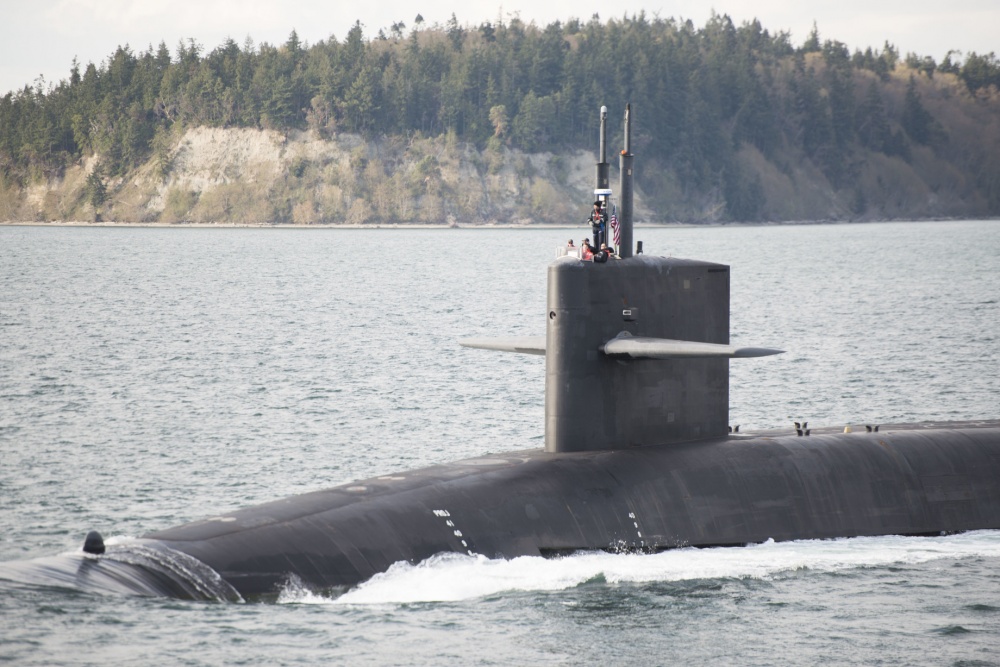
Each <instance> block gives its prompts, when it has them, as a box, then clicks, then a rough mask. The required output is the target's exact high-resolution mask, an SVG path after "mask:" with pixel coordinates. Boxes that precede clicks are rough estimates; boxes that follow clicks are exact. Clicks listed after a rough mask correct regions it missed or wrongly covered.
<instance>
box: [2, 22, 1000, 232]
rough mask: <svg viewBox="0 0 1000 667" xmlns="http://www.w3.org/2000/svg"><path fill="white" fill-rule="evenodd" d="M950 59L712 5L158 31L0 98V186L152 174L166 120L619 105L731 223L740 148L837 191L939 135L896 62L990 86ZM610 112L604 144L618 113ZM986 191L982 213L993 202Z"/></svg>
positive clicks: (521, 135)
mask: <svg viewBox="0 0 1000 667" xmlns="http://www.w3.org/2000/svg"><path fill="white" fill-rule="evenodd" d="M953 55H955V54H954V53H949V54H948V56H946V58H945V59H944V61H943V62H941V63H936V62H935V61H934V60H933V59H932V58H929V57H921V56H918V55H916V54H907V55H906V56H905V58H902V59H901V56H900V54H899V52H898V51H897V49H895V48H894V47H893V46H892V45H890V44H888V43H886V44H885V45H884V47H883V48H881V49H872V48H869V49H866V50H865V51H860V50H856V51H854V52H853V53H851V52H850V51H849V50H848V48H847V47H846V46H845V45H844V44H842V43H840V42H837V41H835V40H821V39H820V36H819V33H818V30H817V29H815V27H814V29H813V31H812V33H811V34H810V35H809V36H808V38H807V39H806V40H805V42H804V43H803V44H802V45H801V46H797V47H796V46H794V45H792V44H791V42H790V37H789V35H788V34H787V33H784V32H778V33H770V32H769V31H768V30H766V29H764V28H763V27H762V26H761V24H760V23H759V22H757V21H751V22H747V23H744V24H742V25H739V26H737V25H735V24H734V23H733V21H732V20H731V19H730V18H729V17H728V16H725V15H718V14H715V15H713V16H712V17H711V18H710V19H709V20H708V21H707V23H706V24H705V25H704V26H703V27H700V28H698V27H695V26H694V25H693V24H692V23H691V22H690V21H678V20H674V19H660V18H654V19H649V18H648V17H647V16H646V15H645V14H643V13H640V14H638V15H634V16H631V17H629V16H626V17H623V18H621V19H612V20H608V21H601V20H600V19H599V17H597V15H595V16H594V17H593V18H592V19H591V20H589V21H586V22H583V21H580V20H578V19H572V20H569V21H566V22H554V23H551V24H549V25H547V26H544V27H541V26H536V25H535V24H533V23H532V24H526V23H524V22H523V21H521V20H520V19H518V18H510V19H508V20H497V21H495V22H487V23H483V24H481V25H480V26H478V27H470V26H463V25H460V24H459V22H458V20H457V18H456V17H455V15H454V14H453V15H452V17H451V19H450V20H449V21H448V22H447V23H446V24H445V25H434V26H430V27H428V26H426V25H425V23H424V22H423V19H422V18H421V17H420V16H419V15H418V16H417V17H416V19H415V20H414V22H413V25H412V26H410V27H409V28H408V27H407V26H406V25H405V24H404V23H402V22H398V23H394V24H393V25H392V26H391V28H390V29H389V30H388V32H387V31H386V30H380V31H379V32H378V34H377V36H375V37H372V38H366V37H365V35H364V33H363V28H362V26H361V24H360V23H355V24H354V26H353V27H352V28H351V29H350V30H349V31H348V33H347V35H346V36H345V37H344V39H343V40H342V41H341V40H338V39H336V38H335V37H333V36H331V37H330V38H329V39H327V40H323V41H320V42H318V43H316V44H313V45H306V44H303V43H302V42H301V41H300V40H299V38H298V36H297V34H296V33H295V32H294V31H293V32H292V33H291V34H290V36H289V38H288V40H287V41H286V42H285V43H284V44H282V45H271V44H267V43H262V44H259V45H256V44H254V43H253V42H252V41H250V40H249V39H248V40H247V41H246V42H245V43H244V44H242V45H239V44H237V43H236V42H234V41H233V40H227V41H226V42H225V43H223V44H222V45H220V46H218V47H217V48H215V49H213V50H211V51H208V52H206V51H205V49H204V48H203V47H202V46H201V45H200V44H198V43H196V42H195V41H193V40H188V41H186V42H182V43H181V44H179V45H178V47H177V48H176V49H175V51H174V53H171V52H170V50H169V49H168V48H167V46H166V45H165V44H163V43H161V44H160V45H159V46H158V47H157V48H155V49H154V48H152V47H150V48H149V49H148V50H146V51H142V52H138V53H136V52H134V51H133V50H132V49H131V48H129V47H128V46H120V47H118V48H117V49H116V50H115V51H114V53H112V54H111V55H110V56H109V57H108V58H107V59H106V60H105V61H104V62H103V63H101V64H99V65H95V64H93V63H88V64H87V65H86V66H85V67H82V68H81V66H80V64H79V63H77V62H76V61H74V62H73V64H72V67H71V69H70V73H69V77H68V78H67V79H64V80H62V81H60V82H59V83H58V84H53V85H48V84H46V83H45V82H44V81H38V82H36V83H35V85H33V86H30V85H29V86H25V87H24V88H23V89H21V90H18V91H15V92H12V93H8V94H7V95H5V96H4V97H3V98H0V178H2V179H3V183H0V184H8V185H18V186H23V185H24V184H26V183H29V182H31V181H33V180H37V179H40V178H52V177H56V176H59V175H60V174H61V173H62V171H63V170H64V169H65V168H66V167H67V166H68V165H70V164H72V163H74V162H76V161H78V160H79V159H80V158H81V157H82V156H86V155H92V154H93V155H98V156H100V169H99V170H98V171H96V172H95V174H96V175H94V174H92V175H91V181H92V182H88V188H90V189H91V196H92V197H94V198H100V197H101V196H103V192H104V190H103V188H104V187H105V186H104V179H107V178H110V177H114V176H121V175H125V174H126V173H128V172H129V171H130V170H132V169H135V168H136V167H138V166H139V165H141V164H143V163H145V162H147V161H148V160H149V159H150V158H151V157H153V158H155V159H157V160H159V161H161V162H162V170H163V172H164V174H166V173H167V172H168V171H169V160H168V157H167V152H168V147H169V141H170V133H171V129H172V128H175V127H177V126H178V125H180V126H209V127H256V128H269V129H276V130H280V131H290V130H294V129H303V130H304V129H311V130H313V131H315V132H317V133H318V134H319V135H320V136H327V137H328V136H331V135H333V134H335V133H339V132H348V133H358V134H361V135H364V136H367V137H372V136H375V135H379V136H382V135H404V136H406V135H414V134H416V133H420V134H421V135H423V136H439V135H443V134H449V135H453V136H454V137H456V138H457V139H458V140H459V141H464V142H470V143H472V144H475V145H476V146H478V147H479V148H490V147H499V146H503V145H507V146H513V147H518V148H520V149H522V150H525V151H528V152H532V151H541V150H546V151H557V150H561V149H575V148H585V149H590V148H592V147H593V144H594V142H595V134H596V129H595V126H596V120H595V119H596V115H597V109H598V108H599V107H600V106H601V105H602V104H607V105H608V106H609V107H611V108H612V110H615V109H617V108H618V107H623V106H624V102H625V101H631V102H632V103H633V106H634V108H635V109H637V110H638V111H639V113H638V114H637V116H636V126H635V129H634V133H633V144H632V145H633V150H634V151H635V152H640V153H642V154H643V156H644V159H650V160H652V161H653V162H655V163H656V166H658V167H660V168H662V169H666V170H669V171H670V172H671V173H673V174H675V175H676V179H677V182H678V183H679V184H680V187H681V188H683V189H684V190H695V191H697V190H701V191H706V190H711V189H713V188H714V189H718V190H720V191H721V192H722V193H723V194H724V200H725V202H726V208H727V210H728V212H729V214H730V216H731V217H732V218H733V219H747V220H752V219H756V217H757V216H759V213H760V210H761V197H762V195H761V188H760V183H759V181H758V180H757V177H756V176H755V174H753V173H751V172H750V171H748V170H747V169H746V167H745V166H744V167H741V166H740V164H741V163H740V162H739V161H738V160H737V159H736V154H737V152H738V150H739V149H740V147H741V146H753V147H754V148H755V149H756V150H758V151H760V153H761V154H763V155H764V156H766V157H768V158H769V159H773V158H774V157H775V156H776V155H778V154H779V153H782V154H783V153H787V152H788V151H789V150H791V151H793V152H794V153H795V154H796V155H799V156H801V158H802V159H805V160H809V161H811V162H812V163H813V164H814V165H816V167H817V168H818V169H820V170H822V171H823V173H824V174H825V175H826V176H827V178H828V179H829V180H830V182H831V183H833V184H835V185H837V186H840V185H843V186H844V187H850V180H851V178H852V173H851V169H850V165H851V160H852V156H854V155H856V154H857V153H858V151H876V152H881V153H884V154H886V155H894V156H899V157H901V158H902V159H909V155H910V152H911V150H912V148H913V147H914V146H934V145H935V144H936V143H937V144H943V143H944V142H945V141H946V139H947V137H946V133H945V132H944V130H943V129H942V127H941V125H940V123H939V122H938V121H937V120H936V119H935V118H934V116H933V115H932V114H930V113H929V112H928V110H927V108H926V107H925V105H924V103H923V100H922V98H921V95H920V93H919V90H918V87H917V86H916V84H915V81H914V78H912V77H911V79H910V85H909V87H908V88H907V92H906V97H905V100H904V103H903V104H902V105H901V106H898V105H896V106H893V105H890V104H888V103H887V100H886V94H885V91H884V90H883V86H882V82H884V81H885V80H886V79H887V78H888V77H889V76H890V74H891V73H892V72H894V71H895V70H896V68H897V66H898V65H900V64H901V63H902V64H905V65H906V66H908V67H909V68H910V70H911V71H912V72H913V73H914V74H915V76H923V77H933V76H935V75H937V74H938V73H942V72H943V73H948V74H952V75H955V76H957V77H958V78H959V79H960V80H961V81H962V82H964V84H965V85H966V86H967V88H968V90H969V91H971V92H973V93H975V92H977V91H980V90H987V89H990V87H991V86H992V87H1000V62H998V60H997V58H996V57H995V55H994V54H992V53H990V54H988V55H979V54H976V53H971V54H969V55H968V56H967V57H965V58H964V60H962V61H961V62H958V61H957V60H954V59H953ZM614 113H615V112H614V111H613V114H612V118H614V117H615V116H614ZM610 128H611V133H612V136H611V137H610V144H611V146H615V145H618V143H619V142H620V141H621V136H620V135H621V128H620V127H619V124H617V123H614V122H612V123H611V124H610ZM979 171H980V172H982V171H983V169H980V170H979ZM987 178H989V179H993V180H994V181H995V180H996V175H995V174H990V175H987ZM992 182H993V181H990V183H992ZM990 187H994V186H993V185H990ZM995 189H996V190H997V192H996V193H994V194H993V195H992V197H993V199H992V200H991V210H993V211H995V212H1000V187H996V188H995Z"/></svg>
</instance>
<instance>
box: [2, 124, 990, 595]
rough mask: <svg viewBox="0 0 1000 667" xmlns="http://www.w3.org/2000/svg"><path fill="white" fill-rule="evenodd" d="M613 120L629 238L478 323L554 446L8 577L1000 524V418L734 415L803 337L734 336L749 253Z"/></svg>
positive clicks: (197, 582)
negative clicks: (651, 197) (685, 220)
mask: <svg viewBox="0 0 1000 667" xmlns="http://www.w3.org/2000/svg"><path fill="white" fill-rule="evenodd" d="M606 124H607V110H606V108H602V109H601V117H600V148H599V156H600V158H599V162H598V163H597V177H596V187H595V189H594V195H595V197H596V198H597V201H598V202H599V204H600V205H599V206H597V207H595V208H597V209H598V210H599V211H605V212H606V211H608V209H609V208H610V206H611V205H612V204H614V205H615V206H616V207H617V208H616V210H615V215H614V219H613V220H609V221H607V222H610V223H612V224H610V225H608V224H606V221H605V220H604V218H603V217H598V218H595V219H594V220H593V225H594V228H593V230H594V240H595V246H597V247H600V239H603V238H605V237H606V236H609V237H611V238H612V239H613V238H614V234H617V242H614V243H610V244H609V245H613V246H614V247H615V248H617V255H616V256H609V254H607V253H605V254H604V255H603V256H600V257H598V258H597V260H598V261H587V260H584V259H582V258H580V257H577V256H575V255H564V256H561V257H557V258H556V259H555V260H554V261H553V262H552V263H551V264H550V265H549V266H548V269H547V298H546V312H545V313H544V326H545V329H544V334H540V335H537V336H528V337H498V338H473V339H465V340H462V341H460V344H462V345H463V346H465V347H468V348H472V349H474V350H484V351H486V352H502V353H514V354H536V355H543V356H544V357H545V425H544V427H545V428H544V432H545V436H544V447H543V448H540V449H530V450H518V451H511V452H506V453H500V454H491V455H486V456H480V457H476V458H472V459H466V460H462V461H457V462H453V463H448V464H442V465H436V466H431V467H427V468H423V469H419V470H413V471H406V472H395V473H391V474H386V475H382V476H378V477H374V478H371V479H366V480H362V481H357V482H353V483H349V484H344V485H341V486H337V487H333V488H329V489H323V490H319V491H314V492H311V493H306V494H302V495H297V496H293V497H290V498H285V499H280V500H276V501H273V502H269V503H265V504H262V505H257V506H254V507H250V508H246V509H241V510H238V511H233V512H227V513H225V514H220V515H216V516H210V517H207V518H204V519H201V520H198V521H194V522H192V523H188V524H184V525H181V526H177V527H173V528H167V529H165V530H160V531H157V532H153V533H150V534H147V535H145V536H143V537H141V538H137V539H136V540H132V541H128V542H125V543H122V544H107V545H106V544H105V543H104V540H103V539H102V538H101V536H100V535H99V534H98V533H96V532H91V533H90V534H88V535H87V539H86V542H85V544H84V547H83V550H82V552H81V553H79V554H70V555H62V556H56V557H51V558H42V559H36V560H35V561H26V562H22V563H6V564H3V567H0V578H7V579H15V580H18V579H22V580H25V581H28V580H31V581H38V580H39V578H40V576H41V577H42V578H46V580H47V581H49V582H51V583H55V584H58V585H65V586H73V587H76V588H79V589H83V590H101V591H106V590H113V591H118V592H125V593H132V594H140V595H159V596H169V597H178V598H185V599H199V600H200V599H210V600H233V601H239V600H247V599H267V598H268V596H273V595H275V594H277V593H278V592H279V591H280V590H281V589H282V588H283V587H285V586H287V585H289V584H290V583H292V584H296V585H301V586H304V587H306V588H308V589H310V590H314V591H317V592H320V593H327V594H331V593H332V594H336V593H337V592H339V591H344V590H347V589H349V588H350V587H352V586H355V585H357V584H359V583H361V582H364V581H365V580H367V579H369V578H371V577H372V576H374V575H376V574H378V573H381V572H384V571H386V570H388V569H389V567H391V566H392V565H393V564H394V563H397V562H400V561H407V562H412V563H415V562H419V561H422V560H425V559H427V558H429V557H431V556H434V555H436V554H440V553H443V552H457V553H462V554H468V555H482V556H486V557H489V558H515V557H518V556H545V557H548V556H560V555H565V554H570V553H573V552H578V551H592V550H608V551H620V552H638V553H653V552H658V551H662V550H666V549H673V548H679V547H707V546H743V545H746V544H752V543H760V542H765V541H767V540H775V541H787V540H800V539H825V538H840V537H857V536H876V535H888V534H896V535H939V534H946V533H954V532H960V531H967V530H976V529H997V528H1000V421H997V420H993V421H989V420H984V421H974V422H941V423H918V424H896V425H893V424H883V425H880V427H878V428H877V429H873V430H870V431H869V430H865V431H863V432H862V431H861V430H860V429H858V430H857V431H855V432H844V431H842V430H841V429H835V428H823V427H819V428H817V427H815V426H814V427H813V428H811V429H810V428H808V426H807V425H797V426H798V428H797V429H796V430H791V429H788V430H785V431H761V432H739V431H738V429H730V427H729V363H730V360H739V359H743V358H754V357H766V356H771V355H775V354H779V353H780V352H781V351H780V350H777V349H774V348H769V347H749V346H735V345H732V344H730V340H729V324H730V323H729V296H730V280H731V276H730V267H729V266H727V265H723V264H717V263H713V262H705V261H699V260H692V259H683V258H664V257H655V256H650V255H647V254H643V253H642V252H641V244H634V243H633V224H632V217H633V211H632V208H633V206H632V204H633V201H632V199H633V196H632V193H633V179H634V157H635V156H634V155H633V154H632V153H631V148H630V144H631V141H630V135H631V107H630V106H626V108H625V115H624V148H623V149H622V150H621V152H620V155H619V172H620V181H619V189H618V193H617V201H615V200H614V198H613V194H614V193H613V191H612V189H611V188H610V187H609V185H610V184H609V172H610V165H609V163H608V161H607V155H606ZM615 228H616V229H615ZM633 245H635V247H634V248H633ZM602 260H603V261H602ZM540 320H541V318H540ZM539 324H540V325H541V322H539ZM539 329H541V326H540V327H539ZM486 352H470V354H480V353H483V354H485V353H486ZM737 363H739V362H738V361H737Z"/></svg>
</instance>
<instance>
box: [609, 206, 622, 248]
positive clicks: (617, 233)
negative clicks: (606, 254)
mask: <svg viewBox="0 0 1000 667" xmlns="http://www.w3.org/2000/svg"><path fill="white" fill-rule="evenodd" d="M611 238H612V239H613V240H614V242H615V247H616V248H617V247H618V246H619V245H620V244H621V242H622V228H621V226H620V225H619V224H618V211H617V210H615V212H614V213H612V214H611Z"/></svg>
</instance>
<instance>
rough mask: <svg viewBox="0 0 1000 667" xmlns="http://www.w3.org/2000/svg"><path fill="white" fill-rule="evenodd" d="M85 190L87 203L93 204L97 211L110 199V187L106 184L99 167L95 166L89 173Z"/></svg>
mask: <svg viewBox="0 0 1000 667" xmlns="http://www.w3.org/2000/svg"><path fill="white" fill-rule="evenodd" d="M83 192H84V198H85V199H86V200H87V203H89V204H90V205H91V206H93V207H94V210H95V211H100V209H101V206H103V205H104V202H105V201H107V199H108V189H107V186H106V185H105V184H104V178H102V176H101V170H100V169H99V168H95V169H94V170H93V171H91V172H90V173H89V174H88V175H87V182H86V185H84V188H83Z"/></svg>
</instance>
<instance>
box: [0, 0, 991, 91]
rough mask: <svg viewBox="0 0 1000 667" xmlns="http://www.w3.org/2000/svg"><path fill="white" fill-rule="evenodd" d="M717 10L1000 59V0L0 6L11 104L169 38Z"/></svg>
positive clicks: (830, 35)
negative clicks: (117, 52)
mask: <svg viewBox="0 0 1000 667" xmlns="http://www.w3.org/2000/svg"><path fill="white" fill-rule="evenodd" d="M712 9H714V10H715V11H716V12H717V13H720V14H728V15H729V16H731V17H732V18H733V20H734V22H736V24H737V25H738V24H740V23H742V22H743V21H748V20H751V19H753V18H757V19H759V20H760V22H761V24H762V25H763V27H764V28H766V29H767V30H769V31H770V32H772V33H776V32H778V31H781V30H787V31H789V32H791V35H792V43H793V44H794V45H799V44H801V43H802V42H803V41H804V40H805V38H806V36H807V35H808V34H809V31H810V30H811V28H812V24H813V21H815V22H816V24H817V25H818V27H819V33H820V38H821V39H836V40H839V41H841V42H844V43H846V44H847V45H848V46H849V47H850V48H851V50H852V51H853V50H854V49H855V48H861V49H864V48H865V47H867V46H873V47H878V48H880V47H881V46H882V44H883V42H885V41H886V40H888V41H889V42H890V43H892V44H894V45H895V46H896V47H897V48H898V49H899V51H900V53H901V54H902V55H905V54H906V53H907V52H909V51H913V52H915V53H917V54H919V55H922V56H923V55H929V56H933V57H934V58H935V59H936V60H938V61H939V62H940V61H941V59H942V58H943V57H944V54H945V53H946V52H947V51H948V50H950V49H955V50H959V51H963V52H966V53H967V52H971V51H975V52H977V53H989V52H991V51H993V52H996V51H1000V37H998V35H1000V2H998V0H957V1H956V2H955V3H954V4H952V3H949V2H943V1H942V0H838V1H836V2H829V1H826V0H822V1H816V2H811V3H809V2H802V1H801V0H756V1H754V2H748V1H738V0H714V2H713V0H650V1H649V2H643V1H641V0H619V1H617V2H596V1H595V0H548V1H547V2H538V0H535V1H534V2H529V1H527V0H504V2H502V3H500V2H498V0H470V1H467V2H464V3H458V2H453V1H452V2H448V1H446V0H375V1H372V2H367V3H358V2H344V1H343V0H0V16H2V17H3V20H2V21H0V95H2V94H5V93H6V92H7V91H10V90H15V89H19V88H21V87H23V86H24V85H25V84H30V83H32V82H34V80H35V79H36V78H37V77H38V76H39V75H42V76H44V77H45V80H46V81H48V82H50V83H54V82H57V81H59V80H60V79H64V78H67V77H68V76H69V70H70V65H71V62H72V60H73V57H74V56H76V57H77V58H78V59H79V61H80V64H81V67H83V66H86V64H87V63H88V62H90V61H93V62H94V63H95V64H98V63H101V62H102V61H103V60H104V59H105V58H107V57H108V56H109V55H110V54H111V53H112V52H113V51H114V49H115V48H116V47H117V46H118V45H119V44H128V45H130V46H131V47H132V49H133V51H135V52H139V51H144V50H146V48H147V47H148V46H149V45H150V44H152V45H153V46H154V47H155V46H156V45H158V44H159V43H160V41H164V42H166V44H167V46H168V47H170V50H171V53H174V54H175V53H176V46H177V43H178V41H179V40H181V39H187V38H194V39H195V40H196V41H197V42H199V43H200V44H201V45H202V46H203V47H204V48H205V50H206V51H210V50H211V49H213V48H215V47H216V46H219V45H220V44H221V43H222V41H223V40H224V39H225V38H226V37H232V38H233V39H235V40H236V41H237V42H238V43H239V44H241V45H242V43H243V40H244V39H245V38H246V37H247V36H250V37H252V38H253V39H254V41H255V42H256V43H258V44H259V43H260V42H265V41H266V42H270V43H272V44H280V43H283V42H284V41H285V40H286V39H287V38H288V34H289V33H290V32H291V31H292V29H295V30H296V31H297V32H298V34H299V38H300V39H301V40H303V41H305V42H308V43H310V44H312V43H315V42H317V41H319V40H321V39H327V38H329V37H330V35H334V36H336V38H337V39H339V40H343V38H344V36H345V35H346V34H347V31H348V29H349V28H350V27H351V26H352V25H353V24H354V22H355V21H356V20H360V21H361V24H362V25H363V26H364V31H365V36H366V37H368V38H371V37H373V36H375V35H376V34H377V33H378V30H379V28H385V29H386V32H388V27H389V26H390V25H391V24H392V23H394V22H396V21H403V22H404V23H405V24H406V26H407V30H409V28H410V27H412V25H413V19H414V17H415V16H416V15H417V13H418V12H419V13H420V14H421V15H423V17H424V19H425V20H426V22H427V24H428V25H430V24H434V23H440V24H444V23H445V22H446V21H447V20H448V19H449V18H450V17H451V14H452V12H454V13H455V15H456V16H457V18H458V21H459V23H461V24H463V25H465V24H471V25H479V24H480V23H482V22H483V21H494V20H496V18H497V17H498V16H503V17H505V18H506V17H510V16H512V15H517V16H519V17H520V18H521V20H523V21H525V22H526V23H530V22H532V21H534V22H535V23H537V24H539V25H542V26H544V25H545V24H547V23H551V22H552V21H555V20H560V21H565V20H566V19H568V18H573V17H576V18H580V19H582V20H586V19H589V18H590V17H591V16H592V15H593V14H594V13H598V14H599V15H600V17H601V19H602V20H605V19H608V18H610V17H612V16H615V17H621V16H623V15H624V14H626V13H628V14H633V13H637V12H639V11H641V10H645V11H646V13H647V15H649V16H650V17H652V16H660V17H662V18H668V17H677V18H684V19H691V20H692V21H694V23H695V25H696V26H698V27H701V26H702V25H704V23H705V21H706V20H707V19H708V17H709V15H710V13H711V11H712Z"/></svg>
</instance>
